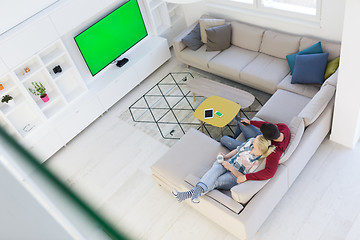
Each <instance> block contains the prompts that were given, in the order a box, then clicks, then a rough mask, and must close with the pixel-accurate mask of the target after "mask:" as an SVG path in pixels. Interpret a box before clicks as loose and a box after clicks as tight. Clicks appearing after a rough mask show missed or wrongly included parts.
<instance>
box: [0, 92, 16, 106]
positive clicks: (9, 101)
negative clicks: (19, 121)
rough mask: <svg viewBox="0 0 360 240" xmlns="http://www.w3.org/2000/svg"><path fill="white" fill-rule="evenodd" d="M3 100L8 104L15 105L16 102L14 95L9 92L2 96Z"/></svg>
mask: <svg viewBox="0 0 360 240" xmlns="http://www.w3.org/2000/svg"><path fill="white" fill-rule="evenodd" d="M1 102H2V103H6V104H8V105H10V106H12V105H14V103H15V102H14V98H13V97H12V96H10V95H9V94H6V95H4V96H2V98H1Z"/></svg>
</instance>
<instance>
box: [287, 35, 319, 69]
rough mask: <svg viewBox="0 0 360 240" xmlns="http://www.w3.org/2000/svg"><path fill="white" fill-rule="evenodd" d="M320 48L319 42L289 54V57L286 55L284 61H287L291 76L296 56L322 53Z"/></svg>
mask: <svg viewBox="0 0 360 240" xmlns="http://www.w3.org/2000/svg"><path fill="white" fill-rule="evenodd" d="M322 52H323V51H322V48H321V42H317V43H315V44H314V45H312V46H310V47H308V48H305V49H304V50H302V51H300V52H297V53H294V54H291V55H287V56H286V59H287V61H288V64H289V67H290V71H291V74H293V72H294V65H295V58H296V56H297V55H302V54H313V53H322Z"/></svg>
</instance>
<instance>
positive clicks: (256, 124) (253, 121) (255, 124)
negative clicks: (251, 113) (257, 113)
mask: <svg viewBox="0 0 360 240" xmlns="http://www.w3.org/2000/svg"><path fill="white" fill-rule="evenodd" d="M264 123H267V122H265V121H256V120H251V121H250V124H251V125H254V126H255V127H257V128H260V127H261V125H263V124H264Z"/></svg>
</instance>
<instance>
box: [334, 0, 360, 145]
mask: <svg viewBox="0 0 360 240" xmlns="http://www.w3.org/2000/svg"><path fill="white" fill-rule="evenodd" d="M359 10H360V1H358V0H347V1H346V15H345V19H344V31H343V40H342V49H341V58H340V72H339V77H338V84H337V91H336V98H335V99H336V102H335V109H334V118H333V126H332V132H331V135H330V139H331V140H332V141H335V142H337V143H340V144H342V145H344V146H346V147H349V148H353V147H354V146H355V144H356V143H357V141H358V139H359V135H360V132H359V128H360V94H359V89H360V79H359V74H358V69H359V61H358V60H357V59H358V56H359V55H360V48H359V42H360V32H359V31H358V30H357V29H358V26H357V25H358V23H359V21H360V16H359ZM354 30H355V31H354Z"/></svg>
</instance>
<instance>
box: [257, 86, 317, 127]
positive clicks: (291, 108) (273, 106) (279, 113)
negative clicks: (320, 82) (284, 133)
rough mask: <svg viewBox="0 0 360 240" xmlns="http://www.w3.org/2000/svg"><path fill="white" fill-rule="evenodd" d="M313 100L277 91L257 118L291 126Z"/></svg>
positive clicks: (258, 113)
mask: <svg viewBox="0 0 360 240" xmlns="http://www.w3.org/2000/svg"><path fill="white" fill-rule="evenodd" d="M310 100H311V99H310V98H308V97H305V96H302V95H299V94H296V93H292V92H289V91H285V90H282V89H279V90H277V91H276V92H275V93H274V95H272V96H271V98H270V99H269V100H268V101H267V102H266V103H265V104H264V106H263V107H262V108H261V109H260V111H259V112H257V114H256V115H255V116H256V117H258V118H260V119H263V120H264V121H267V122H272V123H285V124H286V125H288V126H289V124H290V122H291V120H292V119H293V117H294V116H297V115H298V114H299V113H300V112H301V111H302V109H303V108H304V107H305V106H306V104H307V103H308V102H309V101H310Z"/></svg>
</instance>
